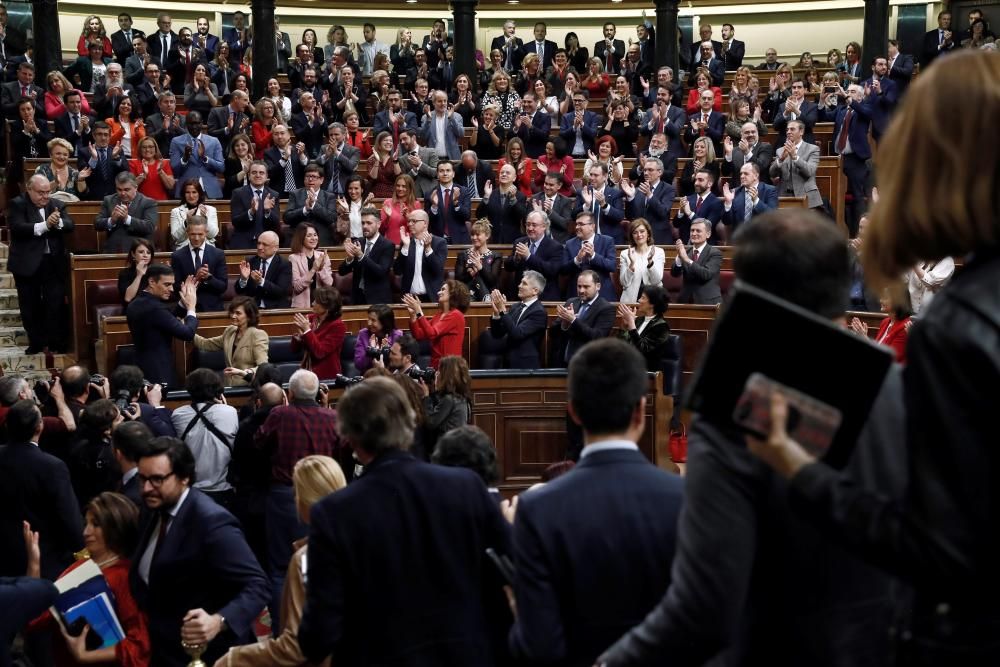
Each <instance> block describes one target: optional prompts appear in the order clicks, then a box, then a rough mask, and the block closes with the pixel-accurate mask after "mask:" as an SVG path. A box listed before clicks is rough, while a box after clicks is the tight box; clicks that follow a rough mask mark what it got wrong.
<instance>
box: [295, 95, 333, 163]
mask: <svg viewBox="0 0 1000 667" xmlns="http://www.w3.org/2000/svg"><path fill="white" fill-rule="evenodd" d="M297 102H298V110H296V111H295V112H293V113H292V117H291V119H290V120H289V122H288V124H289V126H290V128H291V130H292V133H293V134H294V135H295V139H296V141H298V142H301V143H302V144H304V145H305V147H306V148H305V152H306V155H307V156H308V157H309V159H310V160H315V159H316V158H317V157H319V154H320V149H321V148H322V147H323V144H325V143H326V139H327V128H328V126H327V118H326V117H325V116H324V115H323V109H322V107H321V106H320V101H319V100H317V99H316V97H315V96H314V95H313V94H312V93H308V92H306V93H302V95H300V96H299V99H298V100H297Z"/></svg>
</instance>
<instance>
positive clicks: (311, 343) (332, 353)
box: [292, 287, 347, 380]
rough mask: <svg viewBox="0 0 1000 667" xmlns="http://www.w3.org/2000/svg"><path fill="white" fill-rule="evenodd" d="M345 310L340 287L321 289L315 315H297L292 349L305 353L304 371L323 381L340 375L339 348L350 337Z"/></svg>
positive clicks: (318, 289) (314, 301)
mask: <svg viewBox="0 0 1000 667" xmlns="http://www.w3.org/2000/svg"><path fill="white" fill-rule="evenodd" d="M342 309H343V301H341V298H340V292H338V291H337V288H336V287H320V288H317V289H316V291H315V293H314V294H313V303H312V311H313V312H312V315H310V316H309V317H306V316H305V315H303V314H302V313H296V314H295V326H297V327H298V328H299V333H298V334H297V335H295V336H294V337H292V350H293V351H296V352H297V351H299V350H303V351H305V356H304V357H303V359H302V368H308V369H309V370H311V371H312V372H313V373H315V374H316V375H317V376H318V377H319V379H320V380H332V379H333V378H335V377H337V376H338V375H340V370H341V368H340V348H342V347H343V346H344V338H345V337H346V336H347V327H346V326H345V325H344V320H342V319H341V318H340V314H341V310H342Z"/></svg>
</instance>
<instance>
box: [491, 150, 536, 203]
mask: <svg viewBox="0 0 1000 667" xmlns="http://www.w3.org/2000/svg"><path fill="white" fill-rule="evenodd" d="M505 164H509V165H510V166H512V167H514V169H516V170H517V178H516V179H514V183H516V184H517V189H518V190H520V191H521V192H522V193H523V194H524V196H525V197H530V196H531V195H533V194H534V192H533V191H532V189H531V187H532V184H533V183H534V180H535V161H534V160H532V159H531V158H530V157H528V156H527V155H526V154H525V152H524V142H523V141H521V138H520V137H513V138H511V139H510V140H508V141H507V152H506V153H504V156H503V157H502V158H500V160H498V161H497V172H498V173H499V171H500V168H501V167H503V166H504V165H505ZM542 178H543V179H544V176H543V177H542Z"/></svg>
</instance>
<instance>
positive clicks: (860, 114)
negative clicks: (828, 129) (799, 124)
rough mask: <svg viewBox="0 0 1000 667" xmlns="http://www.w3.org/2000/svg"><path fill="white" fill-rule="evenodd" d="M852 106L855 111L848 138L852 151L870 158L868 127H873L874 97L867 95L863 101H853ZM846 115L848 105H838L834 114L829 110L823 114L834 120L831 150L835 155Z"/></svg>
mask: <svg viewBox="0 0 1000 667" xmlns="http://www.w3.org/2000/svg"><path fill="white" fill-rule="evenodd" d="M850 108H851V109H852V110H853V111H854V115H853V116H852V117H851V125H850V127H849V128H848V129H847V140H848V141H850V142H851V151H852V152H853V153H854V154H855V155H857V156H858V157H859V158H861V159H862V160H868V159H870V158H871V156H872V149H871V146H869V145H868V129H869V128H870V127H871V124H872V114H873V113H874V108H873V105H872V98H871V97H866V98H864V99H862V100H861V102H851V104H850ZM831 115H832V116H833V117H832V118H831ZM846 117H847V106H846V105H845V106H837V107H836V110H835V112H834V113H833V114H830V113H829V112H826V113H824V114H823V118H824V120H826V121H827V122H829V121H831V120H832V121H833V139H832V140H831V144H830V152H831V153H833V154H835V155H836V154H838V152H837V143H838V140H839V139H840V128H841V127H843V125H844V118H846Z"/></svg>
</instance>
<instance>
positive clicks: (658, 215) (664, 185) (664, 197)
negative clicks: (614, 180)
mask: <svg viewBox="0 0 1000 667" xmlns="http://www.w3.org/2000/svg"><path fill="white" fill-rule="evenodd" d="M652 194H653V196H652V197H649V198H647V197H646V195H644V194H642V193H641V192H639V189H638V188H636V191H635V197H633V199H632V201H630V202H629V203H628V216H629V219H630V220H635V219H636V218H645V219H646V220H647V221H648V222H649V224H650V225H652V227H653V241H654V242H655V243H659V244H663V243H673V240H674V234H673V230H671V229H670V207H671V206H673V204H674V195H675V192H674V186H673V185H671V184H670V183H668V182H667V181H664V180H662V179H661V180H660V182H659V183H657V184H656V189H655V190H654V191H653V193H652ZM629 241H631V239H626V238H624V234H623V235H622V239H621V240H619V239H616V242H617V243H620V244H623V243H624V244H627V243H628V242H629Z"/></svg>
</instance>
